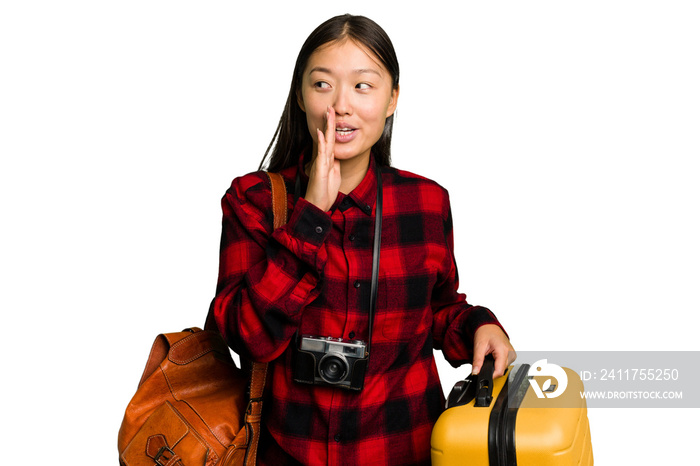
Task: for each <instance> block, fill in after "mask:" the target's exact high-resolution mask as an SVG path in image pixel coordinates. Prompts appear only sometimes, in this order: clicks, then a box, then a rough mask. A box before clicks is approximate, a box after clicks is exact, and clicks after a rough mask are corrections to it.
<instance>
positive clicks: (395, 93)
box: [386, 86, 399, 118]
mask: <svg viewBox="0 0 700 466" xmlns="http://www.w3.org/2000/svg"><path fill="white" fill-rule="evenodd" d="M398 102H399V86H396V88H395V89H394V90H392V91H391V101H390V102H389V107H388V108H387V109H386V117H387V118H389V117H390V116H391V115H393V114H394V112H395V111H396V104H398Z"/></svg>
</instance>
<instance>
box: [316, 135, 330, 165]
mask: <svg viewBox="0 0 700 466" xmlns="http://www.w3.org/2000/svg"><path fill="white" fill-rule="evenodd" d="M316 136H317V139H318V144H317V145H318V153H317V154H316V160H314V162H315V163H317V164H318V166H319V167H320V166H323V165H324V163H325V162H326V160H328V159H327V157H326V138H325V137H324V135H323V132H322V131H321V130H320V129H318V128H316Z"/></svg>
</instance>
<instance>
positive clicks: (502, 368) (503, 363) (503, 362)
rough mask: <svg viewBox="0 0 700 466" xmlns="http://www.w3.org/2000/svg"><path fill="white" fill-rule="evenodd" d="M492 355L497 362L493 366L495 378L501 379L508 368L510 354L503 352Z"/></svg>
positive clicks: (495, 352)
mask: <svg viewBox="0 0 700 466" xmlns="http://www.w3.org/2000/svg"><path fill="white" fill-rule="evenodd" d="M492 354H493V358H494V361H495V362H494V365H493V367H494V369H493V376H494V377H500V376H502V375H503V374H505V372H506V367H508V354H507V353H504V352H503V351H494V352H493V353H492Z"/></svg>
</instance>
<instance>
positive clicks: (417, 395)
mask: <svg viewBox="0 0 700 466" xmlns="http://www.w3.org/2000/svg"><path fill="white" fill-rule="evenodd" d="M374 163H375V162H374V158H373V157H372V158H371V161H370V169H369V170H368V171H367V175H366V176H365V178H364V180H363V181H362V182H361V183H360V185H359V186H357V188H355V190H353V191H352V192H351V193H350V194H348V195H344V194H342V193H340V194H339V195H338V198H337V200H336V202H335V204H334V205H333V207H332V208H331V209H330V211H329V212H328V213H326V212H323V211H321V210H320V209H318V208H317V207H315V206H314V205H312V204H310V203H309V202H307V201H306V200H304V199H303V197H301V198H299V200H298V201H297V202H296V204H294V194H293V193H294V182H295V177H296V174H297V171H298V170H300V167H301V166H302V162H301V161H300V163H299V165H298V166H296V167H291V168H288V169H285V170H283V171H282V172H281V173H282V175H283V176H284V178H285V180H286V183H287V189H288V194H289V208H290V217H289V221H288V223H287V224H286V225H285V226H284V227H282V228H279V229H277V230H276V231H272V210H271V195H270V183H269V180H268V178H267V176H266V175H265V173H264V172H257V173H252V174H249V175H246V176H243V177H240V178H236V179H235V180H234V181H233V183H232V185H231V188H230V189H229V190H228V191H227V192H226V195H225V196H224V198H223V200H222V206H223V232H222V238H221V255H220V266H219V281H218V286H217V293H216V297H215V298H214V301H213V303H212V311H213V316H214V318H215V320H216V323H217V326H218V327H219V329H220V331H221V332H222V334H223V335H224V337H225V338H226V340H227V341H228V343H229V345H230V346H231V347H232V348H233V349H234V351H236V352H237V353H238V354H240V355H242V356H243V357H245V358H248V359H253V360H256V361H269V362H270V366H269V368H268V382H267V393H268V395H267V399H266V401H265V405H264V409H263V412H264V414H263V416H264V418H263V424H264V428H263V437H262V439H261V444H260V450H259V454H258V461H259V463H260V464H263V465H264V464H273V465H282V464H299V463H301V464H333V465H336V464H348V465H371V464H372V465H373V464H379V465H399V464H401V465H409V464H411V465H413V464H430V434H431V429H432V427H433V424H434V422H435V421H436V420H437V418H438V416H439V415H440V413H441V411H442V409H443V405H444V396H443V391H442V388H441V386H440V380H439V378H438V372H437V368H436V365H435V360H434V358H433V348H435V349H442V351H443V352H444V354H445V357H446V359H447V360H448V361H449V362H450V363H451V364H452V365H454V366H455V367H456V366H458V365H460V364H463V363H465V362H469V361H470V360H471V351H472V346H473V344H472V337H473V335H474V332H475V331H476V329H477V328H478V327H479V326H481V325H483V324H493V323H495V324H498V321H497V319H496V317H495V316H494V315H493V314H492V313H491V312H490V311H489V310H488V309H486V308H483V307H479V306H472V305H470V304H467V302H466V300H465V295H463V294H460V293H458V292H457V287H458V278H457V268H456V265H455V261H454V255H453V236H452V216H451V212H450V204H449V198H448V194H447V191H446V190H445V189H443V188H442V187H441V186H439V185H438V184H437V183H435V182H433V181H430V180H428V179H426V178H423V177H420V176H417V175H414V174H412V173H408V172H405V171H401V170H397V169H395V168H391V167H382V168H381V173H382V181H383V193H384V216H383V225H382V243H381V261H380V269H379V288H378V300H377V310H376V315H375V320H374V331H373V334H372V342H371V356H370V361H369V368H368V370H367V374H366V377H365V385H364V389H363V390H362V391H361V392H352V391H347V390H343V389H338V388H330V387H324V386H311V385H302V384H299V383H296V382H293V381H292V362H291V355H292V352H291V345H294V344H295V342H293V341H292V340H293V337H294V335H295V332H296V331H297V329H300V334H308V335H318V336H333V337H342V338H345V339H351V340H352V339H361V340H365V341H366V340H367V337H368V310H369V289H370V277H371V269H372V240H373V236H374V229H373V226H374V207H375V201H376V175H375V171H374ZM301 180H302V186H303V187H305V186H306V184H307V182H308V178H307V177H306V175H304V174H303V171H302V175H301ZM302 196H303V191H302ZM499 325H500V324H499Z"/></svg>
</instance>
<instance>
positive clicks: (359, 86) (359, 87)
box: [355, 83, 372, 91]
mask: <svg viewBox="0 0 700 466" xmlns="http://www.w3.org/2000/svg"><path fill="white" fill-rule="evenodd" d="M355 88H356V89H360V90H362V91H366V90H367V89H371V88H372V86H370V85H369V84H367V83H359V84H358V85H357V86H355Z"/></svg>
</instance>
